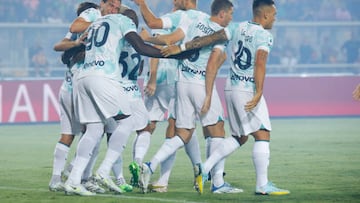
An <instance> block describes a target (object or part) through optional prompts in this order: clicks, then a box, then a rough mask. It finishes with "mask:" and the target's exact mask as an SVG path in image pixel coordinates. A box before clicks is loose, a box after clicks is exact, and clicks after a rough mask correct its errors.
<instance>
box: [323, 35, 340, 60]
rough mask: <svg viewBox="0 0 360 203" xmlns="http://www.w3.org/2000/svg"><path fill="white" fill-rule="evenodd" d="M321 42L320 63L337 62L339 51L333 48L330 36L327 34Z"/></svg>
mask: <svg viewBox="0 0 360 203" xmlns="http://www.w3.org/2000/svg"><path fill="white" fill-rule="evenodd" d="M321 44H322V45H321V59H322V63H337V62H338V56H339V52H338V50H336V49H335V47H334V45H333V43H332V41H331V38H330V37H329V36H325V37H324V38H323V40H322V42H321Z"/></svg>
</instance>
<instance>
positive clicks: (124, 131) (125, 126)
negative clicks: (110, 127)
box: [97, 116, 133, 177]
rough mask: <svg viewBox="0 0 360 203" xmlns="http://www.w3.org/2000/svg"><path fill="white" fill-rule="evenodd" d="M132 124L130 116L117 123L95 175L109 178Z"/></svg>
mask: <svg viewBox="0 0 360 203" xmlns="http://www.w3.org/2000/svg"><path fill="white" fill-rule="evenodd" d="M132 122H133V120H132V117H131V116H130V117H128V118H126V119H122V120H120V121H118V127H117V128H116V129H115V131H114V132H113V133H112V135H111V137H110V139H109V143H108V149H107V151H106V154H105V158H104V160H103V161H102V163H101V165H100V167H99V169H98V170H97V173H99V174H100V175H102V176H103V177H109V176H110V171H111V168H112V167H113V164H114V163H115V162H116V160H117V159H118V158H119V157H120V156H121V154H122V152H123V150H124V149H125V147H126V144H127V141H128V139H129V137H130V135H131V133H132V130H133V123H132Z"/></svg>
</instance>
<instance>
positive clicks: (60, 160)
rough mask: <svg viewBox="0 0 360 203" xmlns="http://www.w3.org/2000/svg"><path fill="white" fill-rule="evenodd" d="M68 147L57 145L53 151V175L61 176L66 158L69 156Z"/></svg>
mask: <svg viewBox="0 0 360 203" xmlns="http://www.w3.org/2000/svg"><path fill="white" fill-rule="evenodd" d="M69 151H70V147H69V146H67V145H65V144H62V143H59V142H58V143H57V144H56V146H55V150H54V161H53V173H52V174H53V175H59V176H61V172H62V171H63V170H64V168H65V164H66V160H67V156H68V154H69Z"/></svg>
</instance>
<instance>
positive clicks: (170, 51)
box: [160, 44, 181, 57]
mask: <svg viewBox="0 0 360 203" xmlns="http://www.w3.org/2000/svg"><path fill="white" fill-rule="evenodd" d="M160 52H161V54H162V55H163V56H165V57H168V56H170V55H175V54H178V53H181V50H180V47H179V46H178V45H175V44H173V45H170V46H166V47H164V48H162V49H161V51H160Z"/></svg>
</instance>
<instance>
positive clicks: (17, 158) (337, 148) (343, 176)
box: [0, 118, 360, 203]
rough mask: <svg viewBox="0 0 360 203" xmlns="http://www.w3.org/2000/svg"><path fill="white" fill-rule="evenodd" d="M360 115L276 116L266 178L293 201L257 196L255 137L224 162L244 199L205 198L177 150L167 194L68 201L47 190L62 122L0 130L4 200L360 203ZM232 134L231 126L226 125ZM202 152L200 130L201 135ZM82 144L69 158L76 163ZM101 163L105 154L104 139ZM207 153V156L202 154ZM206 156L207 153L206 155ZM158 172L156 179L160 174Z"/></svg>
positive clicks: (158, 136)
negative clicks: (254, 161) (286, 192)
mask: <svg viewBox="0 0 360 203" xmlns="http://www.w3.org/2000/svg"><path fill="white" fill-rule="evenodd" d="M359 124H360V118H301V119H273V120H272V125H273V131H272V133H271V136H272V140H271V145H270V148H271V161H270V167H269V179H270V180H271V181H273V182H274V183H276V184H277V186H279V187H281V188H284V189H289V190H290V191H291V194H290V195H288V196H256V195H254V189H255V172H254V167H253V164H252V159H251V151H252V145H253V139H252V138H249V141H248V143H246V144H245V145H244V146H242V147H241V148H240V149H238V150H237V151H235V152H234V153H233V154H231V155H230V156H229V157H228V158H227V160H226V167H225V171H226V176H225V180H226V181H228V182H230V183H231V184H232V185H234V186H236V187H240V188H243V189H244V190H245V191H244V193H240V194H222V195H219V194H217V195H216V194H212V193H210V190H209V187H210V184H209V183H208V182H207V183H206V184H205V187H204V190H205V191H204V194H203V195H198V194H197V193H196V192H195V191H194V189H193V188H192V183H193V172H192V166H191V163H190V161H189V159H188V158H187V156H186V154H185V152H184V150H183V149H181V150H180V151H178V153H177V157H176V163H175V167H174V169H173V172H172V174H171V177H170V183H169V189H168V190H169V192H168V193H161V194H159V193H149V194H145V195H144V194H141V193H140V192H139V190H138V189H135V190H134V191H133V192H131V193H126V194H123V195H113V194H112V193H107V194H104V195H97V196H95V197H79V196H66V195H65V194H64V193H54V192H50V191H48V183H49V180H50V176H51V170H52V160H53V151H54V146H55V144H56V142H57V141H58V138H59V133H58V132H59V129H60V128H59V125H58V124H46V125H10V126H0V128H1V132H0V137H1V142H0V202H1V203H5V202H74V203H80V202H86V203H93V202H109V203H110V202H137V203H141V202H225V201H226V202H360V178H359V176H360V150H359V149H360V148H359V145H360V126H359ZM165 127H166V123H159V125H158V129H157V130H156V131H155V134H154V135H153V137H152V140H151V141H152V144H151V148H150V149H149V152H148V154H147V156H146V157H145V160H150V158H151V157H152V156H153V155H154V154H155V152H156V150H157V149H158V148H159V147H160V145H161V144H162V142H163V139H164V138H163V137H164V136H163V132H164V130H165ZM226 130H227V131H228V126H226ZM197 135H198V138H199V142H200V145H201V148H202V152H204V140H203V138H202V132H201V130H198V131H197ZM133 138H134V136H132V137H131V138H130V140H129V143H128V147H127V148H126V149H125V152H124V163H125V164H124V175H125V177H127V180H129V178H130V174H129V172H128V170H127V166H128V164H129V163H130V162H131V150H132V149H131V148H132V140H133ZM76 144H77V142H76V141H75V142H74V143H73V146H72V150H71V152H70V153H69V160H71V159H72V157H73V154H74V151H75V147H76ZM102 144H103V145H102V147H101V152H100V155H99V158H98V162H100V161H101V160H102V157H103V156H104V154H105V150H106V145H105V142H104V141H103V143H102ZM203 155H204V153H203ZM203 157H204V156H203ZM158 173H159V168H158V169H157V171H156V172H155V174H154V175H153V177H152V180H155V179H156V178H157V177H158Z"/></svg>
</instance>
